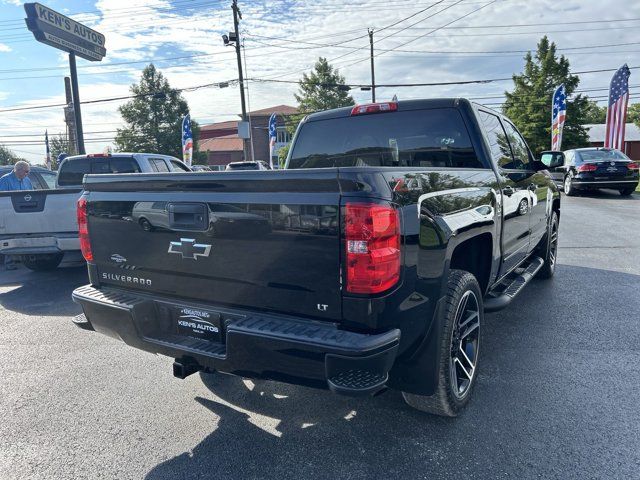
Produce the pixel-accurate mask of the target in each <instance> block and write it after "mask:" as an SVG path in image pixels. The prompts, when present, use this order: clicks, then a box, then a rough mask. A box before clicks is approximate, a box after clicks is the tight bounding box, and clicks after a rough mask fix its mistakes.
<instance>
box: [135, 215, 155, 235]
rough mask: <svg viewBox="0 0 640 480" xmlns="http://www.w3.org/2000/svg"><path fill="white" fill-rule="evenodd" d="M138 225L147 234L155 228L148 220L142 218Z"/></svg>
mask: <svg viewBox="0 0 640 480" xmlns="http://www.w3.org/2000/svg"><path fill="white" fill-rule="evenodd" d="M138 223H139V224H140V226H141V227H142V229H143V230H144V231H145V232H150V231H151V230H153V226H152V225H151V223H149V220H147V219H146V218H141V219H140V221H139V222H138Z"/></svg>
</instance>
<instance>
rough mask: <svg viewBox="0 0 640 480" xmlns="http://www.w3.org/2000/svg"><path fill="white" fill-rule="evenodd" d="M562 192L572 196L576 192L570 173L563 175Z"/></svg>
mask: <svg viewBox="0 0 640 480" xmlns="http://www.w3.org/2000/svg"><path fill="white" fill-rule="evenodd" d="M564 194H565V195H567V196H569V197H572V196H574V195H575V194H576V189H575V188H573V180H572V178H571V174H569V175H567V176H566V177H564Z"/></svg>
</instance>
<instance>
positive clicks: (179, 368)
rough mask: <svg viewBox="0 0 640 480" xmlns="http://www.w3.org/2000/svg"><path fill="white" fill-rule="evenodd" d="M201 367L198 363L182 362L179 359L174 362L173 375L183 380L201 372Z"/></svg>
mask: <svg viewBox="0 0 640 480" xmlns="http://www.w3.org/2000/svg"><path fill="white" fill-rule="evenodd" d="M201 369H202V368H201V367H200V366H199V365H198V364H196V363H191V362H181V361H179V360H176V361H175V362H173V376H174V377H176V378H179V379H181V380H184V379H185V378H187V377H188V376H189V375H193V374H194V373H196V372H199V371H200V370H201Z"/></svg>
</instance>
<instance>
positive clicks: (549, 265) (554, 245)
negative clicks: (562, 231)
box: [537, 212, 560, 279]
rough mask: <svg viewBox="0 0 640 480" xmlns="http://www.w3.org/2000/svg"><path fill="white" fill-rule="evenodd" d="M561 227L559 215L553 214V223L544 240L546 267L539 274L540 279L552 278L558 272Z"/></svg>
mask: <svg viewBox="0 0 640 480" xmlns="http://www.w3.org/2000/svg"><path fill="white" fill-rule="evenodd" d="M559 227H560V222H559V220H558V214H557V213H556V212H553V214H552V215H551V222H550V223H549V228H548V229H547V234H546V235H545V236H544V238H543V239H542V242H543V243H542V248H541V253H542V259H543V260H544V265H543V266H542V268H541V269H540V271H539V272H538V275H537V277H538V278H544V279H547V278H551V277H553V274H554V273H555V272H556V260H557V256H558V231H559Z"/></svg>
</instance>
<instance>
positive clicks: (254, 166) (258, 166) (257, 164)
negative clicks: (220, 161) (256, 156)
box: [225, 160, 271, 170]
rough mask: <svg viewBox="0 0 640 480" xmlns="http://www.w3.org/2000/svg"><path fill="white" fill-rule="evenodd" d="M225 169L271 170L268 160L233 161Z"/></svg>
mask: <svg viewBox="0 0 640 480" xmlns="http://www.w3.org/2000/svg"><path fill="white" fill-rule="evenodd" d="M225 170H271V167H270V166H269V164H268V163H267V162H263V161H262V160H257V161H254V162H231V163H230V164H228V165H227V168H226V169H225Z"/></svg>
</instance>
